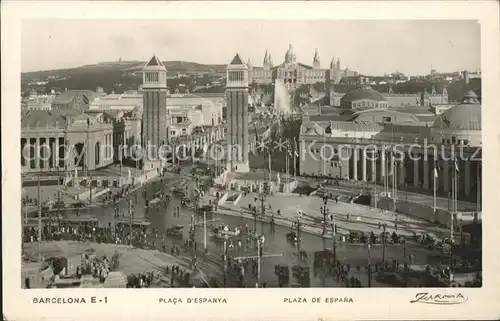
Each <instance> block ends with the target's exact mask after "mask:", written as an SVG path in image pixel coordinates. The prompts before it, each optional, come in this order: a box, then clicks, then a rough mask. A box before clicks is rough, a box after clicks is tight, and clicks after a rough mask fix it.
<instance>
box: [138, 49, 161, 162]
mask: <svg viewBox="0 0 500 321" xmlns="http://www.w3.org/2000/svg"><path fill="white" fill-rule="evenodd" d="M142 75H143V78H142V79H143V82H142V90H143V96H142V97H143V112H142V139H143V140H142V146H143V168H144V169H145V170H152V169H157V168H161V167H163V166H164V165H165V164H163V163H164V162H162V158H163V157H164V156H162V155H160V153H159V151H160V148H161V146H163V145H164V144H165V143H166V142H167V69H166V68H165V66H164V65H163V63H162V62H161V61H160V59H158V58H157V57H156V56H153V57H152V58H151V59H150V60H149V62H148V63H147V64H146V65H145V66H144V68H143V69H142Z"/></svg>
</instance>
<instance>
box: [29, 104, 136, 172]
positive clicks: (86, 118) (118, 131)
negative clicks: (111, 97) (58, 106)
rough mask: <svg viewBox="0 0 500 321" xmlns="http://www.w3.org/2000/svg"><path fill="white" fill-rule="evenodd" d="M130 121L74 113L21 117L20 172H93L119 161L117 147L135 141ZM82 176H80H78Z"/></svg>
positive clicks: (99, 114) (73, 111)
mask: <svg viewBox="0 0 500 321" xmlns="http://www.w3.org/2000/svg"><path fill="white" fill-rule="evenodd" d="M133 127H134V124H133V121H128V120H125V119H123V118H122V119H116V118H113V117H111V116H110V115H108V114H106V113H95V112H94V113H89V114H87V113H80V112H78V111H75V110H57V111H46V110H41V111H29V112H27V113H25V114H23V115H22V116H21V171H22V172H23V173H26V172H59V171H68V172H74V171H75V169H76V170H78V171H82V170H83V171H84V170H94V169H98V168H101V167H104V166H108V165H110V164H113V163H114V162H116V161H117V160H119V157H120V156H119V153H118V151H119V150H120V148H119V145H123V144H129V145H130V144H131V142H132V141H134V139H136V138H135V137H134V136H135V135H134V132H133ZM80 175H83V174H80Z"/></svg>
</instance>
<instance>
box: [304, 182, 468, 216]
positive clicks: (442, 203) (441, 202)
mask: <svg viewBox="0 0 500 321" xmlns="http://www.w3.org/2000/svg"><path fill="white" fill-rule="evenodd" d="M307 182H308V183H309V181H307ZM340 184H341V185H339V186H337V185H327V186H325V189H327V190H328V191H332V192H336V193H347V195H349V196H351V195H353V194H357V193H359V191H360V190H363V191H364V192H372V191H374V189H375V186H374V184H373V183H367V182H341V183H340ZM313 186H315V185H313ZM376 191H377V194H379V195H380V193H383V192H384V186H383V185H379V184H377V185H376ZM389 192H392V187H389ZM397 197H398V198H399V199H401V200H407V201H408V202H413V203H418V204H424V205H427V206H429V207H433V206H434V197H433V196H432V195H428V194H421V193H416V192H412V191H406V190H404V189H400V188H399V189H398V190H397ZM449 202H450V201H449V200H448V198H445V197H440V196H438V197H436V207H437V208H439V209H443V210H448V208H449V206H450V205H449ZM457 206H458V210H459V211H464V212H465V211H476V210H477V204H475V203H472V202H467V201H460V200H459V201H458V202H457Z"/></svg>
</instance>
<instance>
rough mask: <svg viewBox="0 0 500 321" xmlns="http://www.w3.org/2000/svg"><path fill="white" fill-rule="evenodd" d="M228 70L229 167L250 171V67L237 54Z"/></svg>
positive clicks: (231, 169)
mask: <svg viewBox="0 0 500 321" xmlns="http://www.w3.org/2000/svg"><path fill="white" fill-rule="evenodd" d="M226 71H227V78H226V79H227V83H226V95H227V129H228V130H227V145H228V151H227V169H228V171H231V172H242V173H244V172H249V171H250V167H249V164H248V67H247V66H246V65H245V63H244V62H243V60H242V59H241V57H240V55H239V54H236V56H234V58H233V60H232V61H231V63H230V64H229V65H228V66H227V68H226Z"/></svg>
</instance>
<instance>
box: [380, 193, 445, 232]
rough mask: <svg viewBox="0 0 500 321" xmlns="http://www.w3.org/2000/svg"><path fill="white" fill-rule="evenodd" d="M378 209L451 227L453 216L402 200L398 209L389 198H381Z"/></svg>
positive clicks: (398, 202)
mask: <svg viewBox="0 0 500 321" xmlns="http://www.w3.org/2000/svg"><path fill="white" fill-rule="evenodd" d="M377 207H378V208H380V209H384V210H388V211H395V212H398V213H403V214H406V215H409V216H412V217H416V218H420V219H423V220H425V221H428V222H432V223H437V224H441V225H446V226H448V227H449V226H450V224H451V214H450V212H448V211H446V210H442V209H436V211H435V212H434V209H433V208H432V207H429V206H425V205H422V204H418V203H410V202H406V201H402V200H397V201H396V209H394V206H393V200H392V199H389V198H380V199H379V200H378V204H377Z"/></svg>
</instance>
